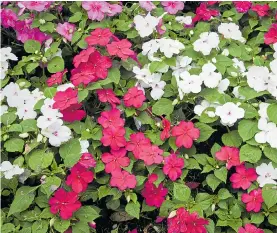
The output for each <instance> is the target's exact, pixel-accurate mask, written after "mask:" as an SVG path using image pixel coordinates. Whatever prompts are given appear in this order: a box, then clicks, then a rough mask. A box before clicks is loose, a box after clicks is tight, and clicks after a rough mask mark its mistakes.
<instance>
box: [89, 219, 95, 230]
mask: <svg viewBox="0 0 277 233" xmlns="http://www.w3.org/2000/svg"><path fill="white" fill-rule="evenodd" d="M88 225H89V226H90V227H91V228H92V229H96V222H94V221H92V222H89V223H88Z"/></svg>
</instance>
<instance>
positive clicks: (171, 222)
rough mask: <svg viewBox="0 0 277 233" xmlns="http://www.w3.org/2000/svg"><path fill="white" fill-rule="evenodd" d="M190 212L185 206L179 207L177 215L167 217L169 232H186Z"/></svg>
mask: <svg viewBox="0 0 277 233" xmlns="http://www.w3.org/2000/svg"><path fill="white" fill-rule="evenodd" d="M188 216H189V212H188V211H187V210H186V209H185V208H184V207H182V208H179V209H178V210H177V211H176V215H175V216H174V217H172V218H168V219H167V228H168V233H185V232H188V231H187V218H188Z"/></svg>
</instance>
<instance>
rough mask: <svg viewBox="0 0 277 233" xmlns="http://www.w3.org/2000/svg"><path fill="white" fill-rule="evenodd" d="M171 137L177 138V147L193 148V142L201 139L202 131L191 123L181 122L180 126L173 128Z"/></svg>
mask: <svg viewBox="0 0 277 233" xmlns="http://www.w3.org/2000/svg"><path fill="white" fill-rule="evenodd" d="M171 135H172V136H173V137H176V146H178V147H181V146H184V147H185V148H191V147H192V144H193V140H196V139H197V138H199V136H200V130H199V129H197V128H195V127H194V124H193V123H192V122H191V121H188V122H186V121H181V122H180V123H179V125H177V126H174V127H173V128H172V131H171Z"/></svg>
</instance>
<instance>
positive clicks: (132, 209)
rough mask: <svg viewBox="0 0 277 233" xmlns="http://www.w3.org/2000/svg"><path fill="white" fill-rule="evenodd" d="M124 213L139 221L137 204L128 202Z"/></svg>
mask: <svg viewBox="0 0 277 233" xmlns="http://www.w3.org/2000/svg"><path fill="white" fill-rule="evenodd" d="M125 211H126V212H127V213H128V214H129V215H131V216H134V217H135V218H137V219H139V213H140V204H139V202H136V203H134V202H129V203H128V204H127V205H126V206H125Z"/></svg>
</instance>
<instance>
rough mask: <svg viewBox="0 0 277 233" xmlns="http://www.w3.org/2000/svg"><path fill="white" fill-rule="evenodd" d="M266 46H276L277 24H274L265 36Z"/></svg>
mask: <svg viewBox="0 0 277 233" xmlns="http://www.w3.org/2000/svg"><path fill="white" fill-rule="evenodd" d="M264 42H265V44H274V43H276V42H277V23H274V24H272V25H271V27H270V28H269V30H268V32H266V33H265V34H264Z"/></svg>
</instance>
